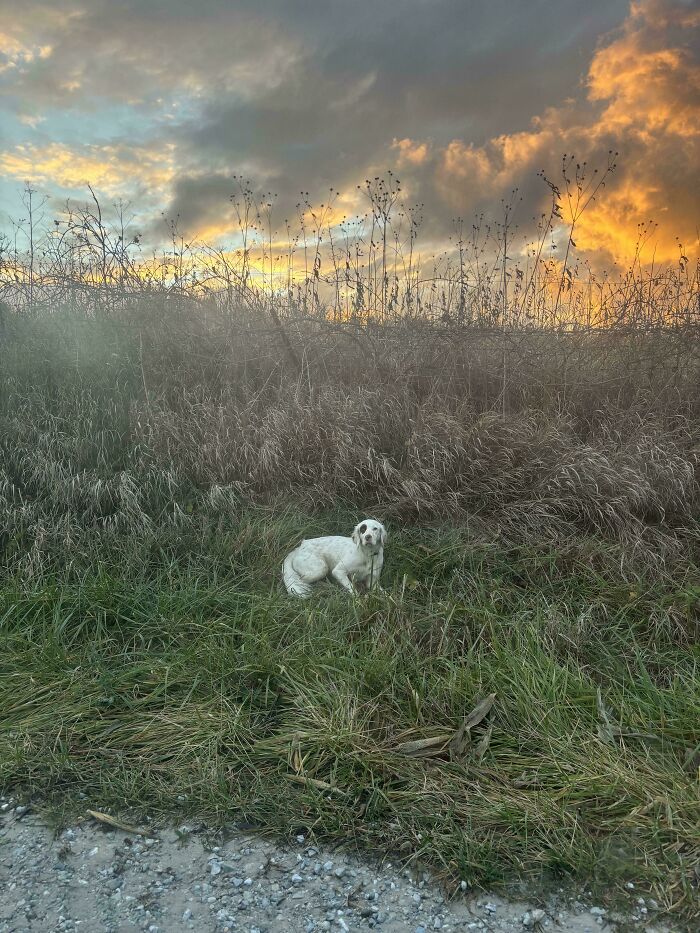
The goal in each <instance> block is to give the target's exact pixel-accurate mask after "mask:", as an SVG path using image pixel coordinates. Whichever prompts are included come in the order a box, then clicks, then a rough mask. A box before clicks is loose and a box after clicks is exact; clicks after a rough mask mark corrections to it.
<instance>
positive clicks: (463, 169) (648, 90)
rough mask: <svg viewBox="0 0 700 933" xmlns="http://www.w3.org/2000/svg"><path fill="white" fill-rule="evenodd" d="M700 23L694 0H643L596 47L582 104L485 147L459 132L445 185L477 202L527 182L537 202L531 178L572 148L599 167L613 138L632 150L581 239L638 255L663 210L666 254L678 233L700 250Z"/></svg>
mask: <svg viewBox="0 0 700 933" xmlns="http://www.w3.org/2000/svg"><path fill="white" fill-rule="evenodd" d="M699 28H700V13H698V12H697V11H694V10H689V9H688V8H687V7H685V6H683V5H678V4H673V3H669V2H662V0H646V2H638V3H635V4H633V5H632V7H631V10H630V14H629V16H628V17H627V19H626V20H625V22H624V23H623V25H622V28H621V29H620V30H619V31H618V32H617V33H616V34H615V35H613V36H610V37H608V39H607V41H605V42H604V43H603V44H602V45H601V46H600V47H599V48H598V49H597V51H596V52H595V54H594V55H593V58H592V61H591V63H590V67H589V69H588V74H587V78H586V82H585V89H586V96H585V99H584V100H582V101H581V102H580V103H576V102H575V101H571V102H570V103H569V105H568V106H565V107H561V108H550V109H548V110H547V111H545V113H544V114H543V115H542V116H541V117H539V118H537V119H535V120H534V121H533V128H532V129H531V130H529V131H524V132H520V133H511V134H504V135H500V136H497V137H494V138H492V139H490V140H489V141H488V142H487V143H486V144H484V145H482V146H474V145H473V144H469V143H465V142H463V141H462V140H453V141H451V142H450V143H449V144H448V145H447V146H445V147H443V148H442V149H441V150H440V151H438V152H436V153H434V156H433V165H432V170H433V173H434V175H433V177H434V182H435V186H436V189H437V191H438V193H439V196H440V197H441V198H442V199H443V201H445V202H449V203H450V204H451V205H453V206H454V207H456V208H458V209H459V210H460V211H463V212H468V211H469V210H474V209H478V208H480V207H482V206H483V205H484V203H485V201H488V200H489V199H494V198H495V197H496V196H497V195H499V194H500V195H505V194H506V192H507V191H508V189H509V188H512V187H513V186H524V188H525V190H526V191H527V192H528V194H529V196H530V197H529V200H530V202H532V198H533V195H534V194H535V192H534V190H533V188H532V184H531V179H532V178H533V176H534V175H535V173H536V171H537V170H538V169H540V168H542V167H545V168H547V170H548V171H549V172H551V170H552V166H553V165H555V164H556V160H557V159H558V158H560V157H561V154H562V153H567V152H568V153H575V155H576V159H577V160H578V161H579V162H583V161H584V160H586V161H587V162H588V164H589V166H590V167H591V169H592V167H593V166H594V165H597V166H605V164H606V161H607V154H608V151H609V150H611V149H612V150H615V151H619V152H620V160H619V161H620V165H619V169H618V171H617V173H616V175H615V176H613V178H612V179H611V180H610V182H609V183H608V187H607V190H606V191H605V192H604V193H602V194H601V196H600V197H599V198H597V199H596V201H595V203H593V204H592V205H591V206H590V207H589V208H588V210H587V212H586V213H585V214H584V215H583V216H582V218H581V220H580V222H579V227H578V235H577V237H576V240H577V244H578V247H579V249H580V250H583V251H590V252H593V253H595V252H598V253H601V252H602V253H604V254H605V255H606V256H607V257H608V259H612V260H614V261H618V262H626V261H629V259H630V258H631V256H632V255H633V253H634V250H635V246H636V242H637V238H638V225H639V224H647V223H648V222H650V221H655V222H656V223H658V225H659V228H658V232H657V236H656V239H655V244H654V245H655V249H656V255H655V258H656V260H657V261H662V262H663V261H674V260H675V259H677V258H678V246H677V242H676V237H677V236H678V237H679V238H680V239H681V240H682V241H684V243H685V244H686V252H690V253H692V254H694V255H697V254H698V243H697V224H698V220H699V219H700V187H699V186H698V183H697V182H698V177H697V166H698V165H700V60H699V59H698V52H697V50H698V49H700V42H698V38H699V37H698V35H697V32H698V29H699ZM589 171H590V169H589ZM529 207H533V205H532V203H530V205H529ZM648 258H651V255H649V257H648Z"/></svg>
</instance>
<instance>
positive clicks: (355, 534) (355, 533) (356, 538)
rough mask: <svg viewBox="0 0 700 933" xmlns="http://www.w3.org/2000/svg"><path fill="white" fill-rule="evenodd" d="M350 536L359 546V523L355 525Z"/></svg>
mask: <svg viewBox="0 0 700 933" xmlns="http://www.w3.org/2000/svg"><path fill="white" fill-rule="evenodd" d="M351 537H352V540H353V541H354V542H355V544H356V545H357V546H358V547H359V546H360V526H359V525H355V527H354V529H353V532H352V535H351Z"/></svg>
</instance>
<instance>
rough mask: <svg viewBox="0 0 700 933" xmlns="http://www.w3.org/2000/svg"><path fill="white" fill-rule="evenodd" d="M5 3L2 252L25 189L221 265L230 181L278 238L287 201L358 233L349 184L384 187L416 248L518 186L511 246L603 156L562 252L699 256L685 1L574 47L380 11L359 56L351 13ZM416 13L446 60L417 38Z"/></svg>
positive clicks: (690, 27) (565, 20)
mask: <svg viewBox="0 0 700 933" xmlns="http://www.w3.org/2000/svg"><path fill="white" fill-rule="evenodd" d="M6 6H7V9H6V10H5V12H4V15H3V34H2V36H1V37H0V50H1V51H0V94H1V96H0V111H1V113H2V126H3V130H2V134H1V135H0V230H2V231H5V232H6V233H9V231H10V229H11V227H12V221H13V220H15V219H17V218H18V217H22V216H23V213H22V212H23V205H22V201H21V192H22V188H23V186H24V185H25V184H29V185H31V186H32V187H33V188H34V189H36V190H37V191H38V192H39V193H40V194H41V195H42V196H45V198H46V200H45V202H42V203H44V204H45V210H47V211H48V212H49V213H50V212H51V211H52V210H55V209H57V208H58V205H60V204H63V203H65V202H66V199H72V200H75V201H81V200H83V201H84V200H85V197H86V191H87V190H88V189H87V185H88V184H89V185H90V186H92V188H93V189H94V190H95V191H96V192H97V193H98V195H99V196H100V197H101V198H102V199H104V201H105V203H106V204H112V203H114V202H115V200H120V201H121V202H128V203H129V204H130V209H131V211H132V213H133V215H134V217H136V218H137V223H138V226H139V229H140V230H141V231H143V233H144V237H145V240H146V241H147V242H149V243H150V244H151V245H152V246H154V247H157V246H158V243H159V242H160V241H161V240H162V238H163V236H164V226H163V220H164V219H165V220H166V221H167V220H168V219H171V220H175V219H177V224H178V229H179V230H180V231H181V232H182V235H183V236H185V237H187V238H190V239H193V238H199V239H200V240H201V239H206V240H208V241H213V242H214V243H215V244H217V245H221V246H226V245H227V244H228V245H229V246H230V244H231V240H232V238H235V235H236V230H237V223H236V217H235V211H234V209H233V207H232V201H231V194H232V192H234V191H235V181H234V176H235V177H244V178H246V179H248V180H249V183H250V185H251V189H252V190H253V191H255V192H256V196H259V197H260V198H261V199H262V200H265V198H266V197H267V192H272V193H274V195H275V202H274V219H273V224H274V226H275V236H276V238H279V237H280V236H281V234H282V233H283V231H284V229H285V221H288V220H289V218H294V217H298V216H299V211H300V208H299V207H298V206H297V205H298V204H299V202H300V200H304V201H308V204H310V205H319V204H321V203H324V204H325V205H326V209H325V215H324V216H325V220H326V223H328V224H330V225H331V226H332V225H334V224H340V223H341V222H342V221H343V219H344V218H349V217H352V216H353V215H355V214H357V215H361V214H362V212H363V210H365V207H364V205H363V201H362V197H361V195H360V194H358V186H360V187H361V186H362V185H363V184H364V181H365V179H366V178H373V177H378V176H382V175H383V174H384V173H385V172H386V171H387V170H392V171H393V172H394V173H395V174H397V175H398V176H399V177H400V178H401V184H402V196H403V198H404V199H405V202H406V203H409V202H410V203H420V204H422V205H423V209H422V217H423V224H424V236H425V238H426V239H427V240H428V241H429V242H430V243H432V244H439V243H440V241H441V240H443V241H444V242H447V238H448V236H449V232H450V229H451V225H452V223H453V221H454V218H456V217H457V216H460V217H462V218H464V219H465V221H467V222H471V218H472V217H474V216H476V215H477V214H484V215H486V216H488V217H494V218H496V219H498V217H499V216H500V215H499V212H500V210H501V207H500V204H501V201H502V199H504V198H507V197H509V193H510V192H511V191H512V190H513V189H514V188H517V189H518V197H519V198H522V201H520V202H519V207H518V214H517V218H516V220H517V223H518V225H519V229H520V230H521V231H522V232H523V235H524V236H525V237H526V239H527V236H528V235H529V234H528V231H529V229H530V228H531V229H534V223H533V218H536V217H538V216H539V215H540V214H541V213H542V212H543V211H545V210H546V209H547V204H548V199H549V191H548V189H547V187H546V185H543V184H542V183H541V181H540V180H539V179H538V178H537V174H538V172H541V171H544V173H545V174H546V176H547V177H549V178H556V176H557V172H558V171H559V167H560V165H561V159H562V156H563V154H564V153H568V154H574V156H575V159H576V161H577V162H579V163H583V162H584V161H585V162H586V163H587V165H588V167H589V168H588V171H589V174H590V173H592V172H593V171H594V170H595V169H597V170H598V171H603V170H604V168H605V165H606V162H607V159H608V153H609V151H611V150H612V151H615V152H618V153H619V156H618V158H617V163H618V167H617V170H616V172H615V173H614V175H612V176H611V177H610V178H609V179H608V180H607V184H606V187H605V190H604V191H602V190H601V192H600V195H599V196H598V197H596V199H595V201H594V202H592V203H591V204H590V206H589V207H588V209H587V210H586V211H585V213H584V214H583V215H582V217H581V218H580V220H579V221H578V224H577V236H576V249H577V250H578V253H579V254H580V255H581V256H583V257H584V258H586V259H587V260H588V261H589V262H591V263H592V264H594V265H595V266H596V267H598V268H603V267H608V266H610V265H611V264H613V263H617V264H621V265H625V264H626V263H629V262H630V261H631V259H632V258H633V257H634V256H635V251H636V249H637V245H638V240H639V225H645V229H646V230H647V231H648V230H651V229H652V226H653V231H654V232H653V235H650V236H649V237H648V244H647V246H646V247H645V252H644V254H643V257H642V258H643V260H645V261H651V260H652V258H653V259H654V261H655V262H657V263H658V262H662V263H663V262H670V263H673V262H675V261H677V258H678V243H679V242H680V243H682V244H683V248H684V253H685V255H687V256H688V257H691V258H692V257H697V256H698V255H699V253H698V233H697V230H698V224H699V222H700V194H699V192H700V184H698V182H699V180H700V178H699V173H698V166H699V165H700V61H699V60H698V49H699V48H700V41H699V37H698V31H699V30H700V12H698V10H697V8H696V7H694V5H692V4H690V3H687V2H682V0H638V2H634V3H632V4H631V5H628V4H627V2H626V0H625V2H622V0H620V2H617V3H611V4H610V3H606V4H603V3H594V4H593V5H592V7H591V8H590V10H589V11H587V13H586V17H585V19H586V26H585V28H584V27H583V25H582V23H583V17H582V14H581V13H580V11H579V9H578V8H577V7H576V6H575V5H574V4H568V3H565V4H563V5H561V9H558V10H556V11H555V10H553V9H550V6H549V5H544V7H543V9H542V10H541V11H539V12H534V10H533V13H532V16H531V17H527V16H526V15H525V11H524V10H522V9H521V7H522V6H523V5H516V4H514V3H505V2H503V3H498V4H495V5H494V7H493V11H492V12H491V13H490V14H486V13H484V12H480V13H479V14H478V16H477V17H476V21H473V22H472V21H470V22H469V23H467V22H466V18H465V17H466V14H465V16H464V17H462V18H461V19H460V16H461V14H460V15H459V16H458V17H457V21H455V20H454V17H455V11H454V10H453V9H452V8H451V7H450V8H449V9H448V5H447V4H445V9H444V10H442V9H441V4H440V3H437V4H432V5H430V6H431V10H430V12H428V11H427V10H426V9H425V8H424V7H425V5H424V4H420V3H418V2H406V3H399V4H396V5H394V4H392V10H393V12H392V13H391V14H390V13H389V12H388V11H382V12H381V14H380V13H377V14H376V15H377V16H380V19H381V21H380V22H378V23H377V24H376V25H375V26H374V27H373V30H372V37H371V39H370V38H365V39H362V38H360V33H358V32H357V31H356V29H355V21H354V15H356V16H357V17H358V21H359V17H360V16H361V13H360V11H359V9H358V10H356V11H355V14H352V13H351V12H350V11H342V10H341V9H340V8H333V9H332V10H329V12H328V17H327V22H324V23H316V22H314V23H312V22H310V20H309V15H308V12H303V11H299V13H298V17H297V18H294V17H293V14H292V9H291V7H292V6H293V5H289V6H287V5H282V4H270V5H264V6H262V7H260V8H258V7H256V6H255V5H251V4H248V3H240V4H238V3H234V4H231V5H228V6H226V7H225V8H222V7H221V6H220V5H219V4H212V9H211V11H210V14H211V15H207V7H208V4H207V3H206V2H205V3H204V4H203V5H200V6H199V7H198V9H197V12H196V15H195V12H194V11H193V10H192V8H191V7H190V6H189V5H187V4H185V3H184V2H180V0H178V2H174V3H170V4H168V6H167V12H166V11H165V10H163V11H160V12H158V10H157V8H158V7H159V6H160V4H151V3H146V2H135V3H133V4H131V5H130V11H129V13H128V14H124V15H121V14H120V13H119V11H118V9H117V8H118V6H119V5H117V4H112V3H108V2H107V0H98V2H91V3H89V4H87V3H84V2H82V0H73V2H71V3H69V4H67V5H66V6H67V10H66V11H65V15H57V13H56V10H55V8H53V7H51V6H48V5H46V4H44V3H43V2H40V0H30V2H28V3H26V4H24V5H23V6H22V8H21V9H15V6H14V5H12V6H11V7H10V5H9V4H8V5H6ZM545 8H546V15H545ZM540 15H542V16H543V17H545V21H544V23H540V22H539V18H540ZM428 16H429V19H430V24H431V28H432V29H433V30H434V31H435V32H436V35H437V36H438V38H437V39H436V40H435V42H436V43H439V42H442V43H443V44H442V46H440V45H439V44H438V45H437V46H434V45H432V44H431V43H429V42H428V41H427V40H426V39H425V30H426V17H428ZM523 17H524V18H523ZM538 32H542V35H538ZM459 36H461V37H462V39H463V41H459V42H458V41H456V37H459ZM549 47H551V52H548V48H549ZM437 48H441V49H442V51H441V52H440V54H438V53H437V52H436V49H437ZM330 188H334V190H335V194H331V195H330V196H329V189H330ZM300 192H303V193H304V197H303V199H302V197H301V195H300ZM307 192H308V196H307ZM330 202H332V206H331V208H328V204H329V203H330ZM317 210H320V209H319V208H317ZM302 213H306V214H307V215H308V214H309V213H310V208H309V209H308V210H307V208H302ZM561 219H562V222H566V221H568V220H570V217H568V216H567V215H566V210H565V211H564V213H563V216H562V218H561Z"/></svg>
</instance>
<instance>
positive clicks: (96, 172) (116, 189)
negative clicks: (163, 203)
mask: <svg viewBox="0 0 700 933" xmlns="http://www.w3.org/2000/svg"><path fill="white" fill-rule="evenodd" d="M0 171H2V172H3V173H4V174H5V175H9V176H12V177H14V178H16V179H17V180H18V181H20V182H29V183H31V184H36V185H46V184H49V183H50V184H51V185H52V186H53V187H54V188H55V187H58V188H62V189H64V190H66V191H67V192H75V191H84V190H85V188H86V185H87V184H88V183H89V184H91V185H93V187H95V188H96V189H98V190H99V191H100V192H102V193H104V194H106V195H109V196H114V195H124V194H133V193H134V192H135V191H139V190H140V191H141V192H142V193H143V192H146V191H147V192H148V193H149V196H150V197H153V196H157V195H158V194H160V196H161V197H164V196H165V194H166V191H167V190H168V189H169V185H170V183H171V182H172V181H173V178H174V175H175V169H174V165H173V161H172V156H171V154H170V153H169V152H168V151H167V148H166V150H165V151H163V150H162V149H158V150H149V149H148V148H146V147H143V146H127V145H121V146H118V145H112V144H109V145H101V146H100V145H84V146H77V147H72V148H71V147H69V146H65V145H62V144H60V143H50V144H48V145H46V146H37V145H32V144H28V145H18V146H15V147H14V148H13V149H10V150H7V151H5V152H2V153H0Z"/></svg>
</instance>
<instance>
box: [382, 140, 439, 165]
mask: <svg viewBox="0 0 700 933" xmlns="http://www.w3.org/2000/svg"><path fill="white" fill-rule="evenodd" d="M391 148H392V149H396V150H397V151H398V157H397V164H398V166H399V168H401V167H402V166H404V165H423V163H424V162H426V161H427V159H428V154H429V151H430V146H429V144H428V143H427V142H422V143H417V142H414V141H413V140H412V139H395V140H394V141H393V143H392V144H391Z"/></svg>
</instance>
